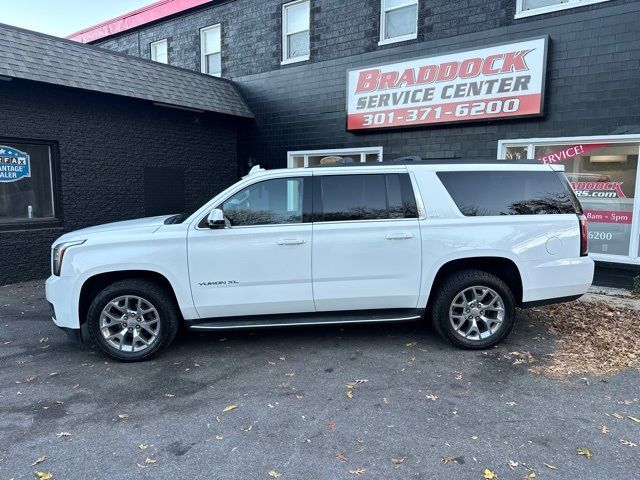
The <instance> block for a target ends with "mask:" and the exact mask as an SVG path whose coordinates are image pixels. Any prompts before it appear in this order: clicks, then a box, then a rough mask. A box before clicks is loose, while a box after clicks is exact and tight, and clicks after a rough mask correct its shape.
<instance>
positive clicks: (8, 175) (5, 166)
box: [0, 145, 31, 183]
mask: <svg viewBox="0 0 640 480" xmlns="http://www.w3.org/2000/svg"><path fill="white" fill-rule="evenodd" d="M30 176H31V159H30V158H29V155H28V154H27V153H25V152H21V151H20V150H16V149H15V148H11V147H5V146H3V145H0V183H8V182H17V181H18V180H20V179H22V178H28V177H30Z"/></svg>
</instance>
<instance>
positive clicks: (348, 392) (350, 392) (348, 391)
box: [347, 390, 353, 398]
mask: <svg viewBox="0 0 640 480" xmlns="http://www.w3.org/2000/svg"><path fill="white" fill-rule="evenodd" d="M347 397H349V398H353V390H347Z"/></svg>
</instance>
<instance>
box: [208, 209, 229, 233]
mask: <svg viewBox="0 0 640 480" xmlns="http://www.w3.org/2000/svg"><path fill="white" fill-rule="evenodd" d="M207 225H208V226H209V228H212V229H215V228H225V227H226V222H225V221H224V214H223V213H222V210H220V209H219V208H215V209H213V210H211V212H210V213H209V215H208V216H207Z"/></svg>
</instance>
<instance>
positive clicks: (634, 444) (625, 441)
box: [620, 438, 638, 447]
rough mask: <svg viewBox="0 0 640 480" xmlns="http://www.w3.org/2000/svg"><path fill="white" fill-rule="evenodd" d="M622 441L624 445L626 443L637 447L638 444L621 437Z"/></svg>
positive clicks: (628, 445)
mask: <svg viewBox="0 0 640 480" xmlns="http://www.w3.org/2000/svg"><path fill="white" fill-rule="evenodd" d="M620 443H621V444H622V445H626V446H627V447H637V446H638V445H637V444H636V443H633V442H632V441H631V440H625V439H624V438H621V439H620Z"/></svg>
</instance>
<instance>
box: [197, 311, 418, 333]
mask: <svg viewBox="0 0 640 480" xmlns="http://www.w3.org/2000/svg"><path fill="white" fill-rule="evenodd" d="M423 314H424V310H420V309H415V308H413V309H412V308H408V309H395V310H368V311H367V310H364V311H357V312H344V311H340V312H321V313H317V312H309V313H295V314H286V315H251V316H243V317H223V318H209V319H199V320H192V321H187V326H188V328H189V329H191V330H236V329H243V328H271V327H300V326H308V325H348V324H351V323H383V322H408V321H413V320H418V319H419V318H421V317H422V315H423Z"/></svg>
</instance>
